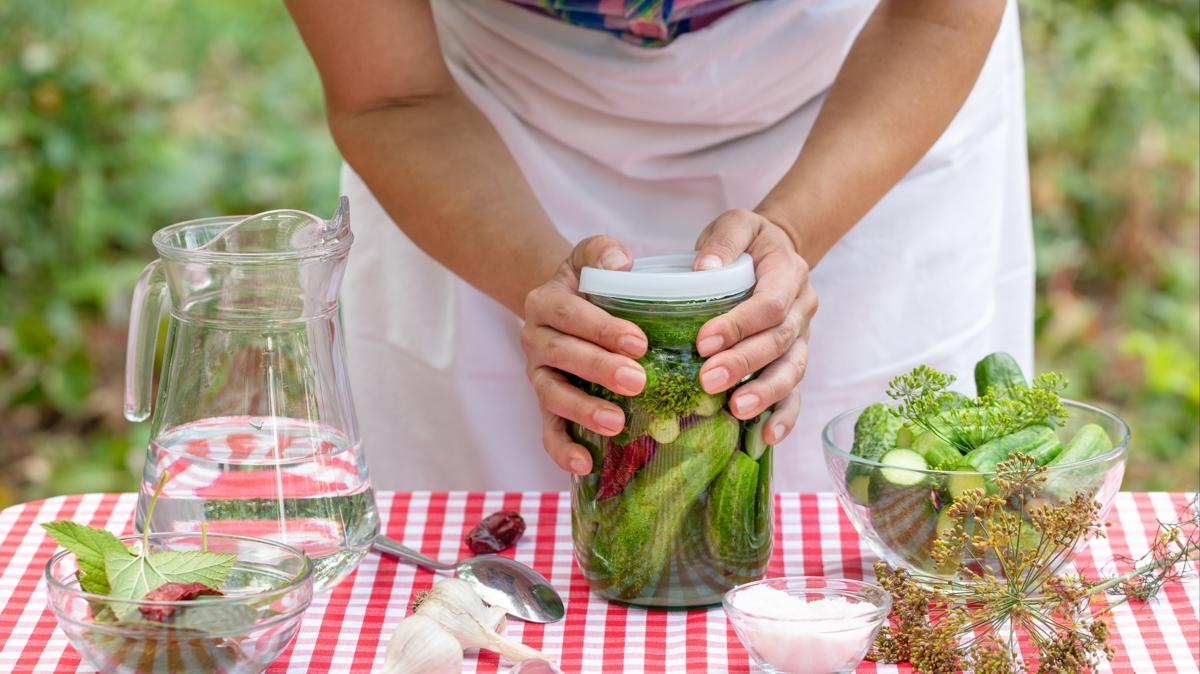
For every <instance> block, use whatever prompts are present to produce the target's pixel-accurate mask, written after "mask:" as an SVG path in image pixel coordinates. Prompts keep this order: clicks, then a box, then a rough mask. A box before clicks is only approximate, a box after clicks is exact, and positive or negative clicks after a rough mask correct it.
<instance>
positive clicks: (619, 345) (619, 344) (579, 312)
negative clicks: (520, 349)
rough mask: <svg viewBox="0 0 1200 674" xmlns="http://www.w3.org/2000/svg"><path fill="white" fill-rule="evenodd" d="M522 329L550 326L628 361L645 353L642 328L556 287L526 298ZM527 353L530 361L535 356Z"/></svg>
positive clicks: (553, 286) (563, 288)
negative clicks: (620, 354) (628, 358)
mask: <svg viewBox="0 0 1200 674" xmlns="http://www.w3.org/2000/svg"><path fill="white" fill-rule="evenodd" d="M525 325H526V326H527V327H530V326H534V327H536V326H542V325H545V326H549V327H551V328H554V329H555V330H557V331H559V332H561V333H564V334H567V335H574V336H576V337H578V338H580V339H582V340H585V341H588V342H591V343H592V344H596V345H598V346H600V347H602V348H604V349H606V350H608V351H611V352H613V353H623V354H625V355H627V356H629V357H630V358H641V357H642V356H643V355H644V354H645V353H646V335H645V334H644V333H643V332H642V330H641V328H639V327H638V326H637V325H634V324H633V323H631V322H630V321H626V320H624V319H620V318H616V317H614V316H612V315H610V314H609V313H608V312H607V311H604V310H603V309H601V308H600V307H597V306H596V305H594V304H592V303H591V302H588V301H587V300H585V299H583V298H582V297H580V296H579V295H576V294H575V293H574V292H572V291H571V290H569V289H568V288H567V287H566V286H564V285H562V284H559V283H549V284H546V285H544V286H541V287H539V288H537V289H535V290H534V291H533V292H531V293H529V295H528V296H527V297H526V298H525ZM523 337H524V336H523ZM526 353H527V354H529V355H530V357H531V359H532V356H533V355H534V354H532V353H530V352H529V350H528V349H526ZM580 376H582V375H580Z"/></svg>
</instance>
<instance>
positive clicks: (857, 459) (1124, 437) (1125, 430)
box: [821, 398, 1132, 475]
mask: <svg viewBox="0 0 1200 674" xmlns="http://www.w3.org/2000/svg"><path fill="white" fill-rule="evenodd" d="M873 404H874V403H869V404H867V405H858V406H856V407H851V408H850V409H848V410H846V411H844V412H840V413H838V414H837V415H835V416H834V417H833V418H832V419H830V420H829V421H828V422H827V423H826V424H825V427H824V428H822V429H821V445H822V447H823V449H824V451H825V452H826V453H827V454H832V455H834V456H836V457H839V458H843V459H846V460H847V461H848V462H849V463H858V464H862V465H864V466H871V467H874V468H892V469H895V470H906V471H909V472H913V473H924V474H928V475H951V474H954V475H995V474H996V473H995V471H987V472H981V471H974V470H935V469H932V468H926V469H923V470H919V469H916V468H905V467H903V466H891V465H888V464H883V463H880V462H878V461H871V460H870V459H864V458H863V457H861V456H855V455H853V454H851V453H850V452H847V451H846V450H844V449H842V448H841V447H839V446H838V445H837V443H835V442H834V441H833V438H832V437H831V436H832V432H833V427H834V425H836V424H837V423H838V422H840V421H842V420H843V419H844V418H845V417H847V416H849V415H851V414H858V413H861V412H862V411H863V410H865V409H866V408H868V407H870V406H871V405H873ZM1063 404H1064V405H1066V406H1067V407H1068V408H1079V409H1085V410H1088V411H1090V412H1094V413H1096V414H1099V415H1100V416H1103V417H1107V418H1108V419H1111V420H1113V421H1115V422H1116V423H1117V427H1118V428H1120V429H1121V439H1120V441H1119V442H1117V443H1115V444H1114V445H1113V448H1112V449H1111V450H1109V451H1107V452H1105V453H1103V454H1100V455H1098V456H1093V457H1089V458H1087V459H1084V460H1082V461H1072V462H1071V463H1063V464H1058V465H1055V466H1048V467H1047V470H1046V472H1047V473H1056V472H1059V471H1060V470H1066V469H1069V468H1079V467H1081V466H1090V465H1092V464H1098V463H1102V462H1105V461H1108V460H1110V459H1114V458H1117V457H1119V456H1121V455H1122V454H1124V453H1125V452H1126V451H1127V450H1128V449H1129V440H1130V436H1131V435H1132V431H1131V430H1130V428H1129V424H1127V423H1125V420H1124V419H1122V418H1121V417H1120V416H1118V415H1116V414H1115V413H1113V412H1110V411H1108V410H1106V409H1104V408H1102V407H1098V406H1096V405H1092V404H1089V403H1085V402H1081V401H1078V400H1071V399H1069V398H1063Z"/></svg>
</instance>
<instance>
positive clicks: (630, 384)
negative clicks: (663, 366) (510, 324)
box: [521, 326, 646, 396]
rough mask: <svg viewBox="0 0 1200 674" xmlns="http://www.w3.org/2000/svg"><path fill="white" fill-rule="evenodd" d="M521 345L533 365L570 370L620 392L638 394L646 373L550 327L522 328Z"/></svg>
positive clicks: (632, 362)
mask: <svg viewBox="0 0 1200 674" xmlns="http://www.w3.org/2000/svg"><path fill="white" fill-rule="evenodd" d="M521 345H522V346H523V347H524V349H525V353H526V354H529V360H530V362H531V363H532V364H534V365H536V366H548V367H552V368H554V369H556V370H561V371H563V372H570V373H571V374H573V375H575V376H577V377H579V378H581V379H583V380H585V381H590V382H594V383H596V384H600V385H601V386H603V387H605V388H607V389H608V390H610V391H612V392H613V393H617V394H619V395H623V396H634V395H637V394H639V393H641V392H642V388H643V387H645V385H646V373H645V371H644V370H643V369H642V366H641V365H638V363H637V361H635V360H633V359H632V358H628V357H626V356H622V355H618V354H615V353H612V352H611V351H608V350H606V349H603V348H601V347H599V346H597V345H595V344H592V343H591V342H588V341H586V340H583V339H580V338H578V337H575V336H572V335H567V334H564V333H561V332H559V331H557V330H555V329H553V328H548V327H543V326H534V327H530V328H527V329H525V330H522V331H521Z"/></svg>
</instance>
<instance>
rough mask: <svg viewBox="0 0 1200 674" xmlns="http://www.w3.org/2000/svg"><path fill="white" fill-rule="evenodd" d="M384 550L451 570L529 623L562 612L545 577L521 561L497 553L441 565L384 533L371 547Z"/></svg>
mask: <svg viewBox="0 0 1200 674" xmlns="http://www.w3.org/2000/svg"><path fill="white" fill-rule="evenodd" d="M372 547H374V548H375V550H377V551H378V552H382V553H386V554H389V555H393V556H396V557H399V558H400V559H403V560H405V561H409V562H412V563H414V564H417V565H419V566H424V567H426V568H429V569H434V570H436V571H453V572H455V574H456V575H457V576H458V577H459V578H462V579H463V580H465V581H467V582H468V583H470V584H471V587H472V588H473V589H474V590H475V592H476V593H477V594H478V595H479V596H480V598H482V599H483V600H484V601H485V602H487V603H488V604H489V605H491V606H499V607H501V608H503V609H504V610H505V611H506V612H507V613H508V614H509V615H512V616H516V617H517V618H520V619H522V620H527V621H529V622H533V623H552V622H557V621H559V620H562V618H563V616H564V615H566V609H565V608H564V607H563V601H562V597H560V596H559V594H558V591H557V590H555V589H554V588H553V587H551V586H550V581H548V580H546V577H545V576H543V575H542V574H540V573H538V572H537V571H535V570H534V569H533V568H531V567H529V566H527V565H525V564H522V563H521V562H518V561H515V560H512V559H509V558H508V557H501V556H500V555H479V556H478V557H468V558H466V559H464V560H462V561H461V562H459V563H457V564H444V563H442V562H439V561H438V560H436V559H433V558H432V557H426V556H425V555H423V554H421V553H419V552H417V551H416V550H413V549H412V548H410V547H408V546H407V545H404V544H403V543H401V542H400V541H397V540H395V539H392V538H388V537H387V536H384V535H382V534H381V535H379V536H376V537H375V542H374V545H373V546H372Z"/></svg>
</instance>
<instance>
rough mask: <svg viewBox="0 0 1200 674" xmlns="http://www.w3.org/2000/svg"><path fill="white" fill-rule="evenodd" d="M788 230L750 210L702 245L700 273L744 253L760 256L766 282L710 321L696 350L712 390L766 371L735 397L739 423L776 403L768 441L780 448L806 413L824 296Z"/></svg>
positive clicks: (703, 238)
mask: <svg viewBox="0 0 1200 674" xmlns="http://www.w3.org/2000/svg"><path fill="white" fill-rule="evenodd" d="M797 248H798V246H797V244H796V242H795V241H794V240H793V238H792V237H791V236H790V235H789V234H788V232H787V231H785V230H784V229H783V227H781V226H780V225H777V224H775V223H774V222H771V221H770V220H768V219H767V218H766V217H764V216H762V215H760V214H758V213H755V212H754V211H747V210H732V211H727V212H725V213H723V214H722V215H721V216H720V217H718V218H717V219H716V220H714V221H713V223H712V224H711V225H709V226H708V227H706V228H705V229H704V231H703V232H701V233H700V237H699V239H697V241H696V251H697V253H696V263H695V269H696V270H697V271H703V270H706V269H717V268H720V267H723V266H725V265H727V264H729V263H730V262H732V261H733V260H734V258H736V257H737V256H738V255H739V254H740V253H743V252H745V253H749V255H750V257H751V258H753V259H754V271H755V273H756V275H757V278H758V281H757V284H756V285H755V287H754V294H753V295H752V296H751V297H750V299H748V300H746V301H745V302H742V303H741V304H739V305H738V306H736V307H734V309H733V310H732V311H730V312H729V313H727V314H724V315H721V316H717V317H716V318H714V319H712V320H710V321H709V322H707V323H705V324H704V327H702V328H701V329H700V333H699V334H698V335H697V337H696V349H697V351H699V352H700V355H701V356H703V357H705V358H707V360H706V361H705V363H704V366H703V367H701V368H700V385H701V387H702V388H704V390H705V391H708V392H709V393H717V392H720V391H725V390H728V389H730V388H732V387H733V386H735V385H737V383H738V382H740V381H741V380H742V379H743V378H744V377H746V376H747V375H750V374H753V373H754V372H756V371H758V370H760V369H761V370H762V372H761V373H760V374H759V376H758V377H756V378H755V379H753V380H752V381H749V382H746V383H745V384H743V385H741V386H739V387H738V388H737V390H736V391H734V392H733V394H732V395H731V396H730V399H729V408H730V410H732V411H733V415H734V416H736V417H737V418H739V419H751V418H753V417H755V416H757V415H758V414H760V413H761V412H762V411H763V410H765V409H767V408H769V407H770V406H771V405H775V410H774V412H772V414H771V423H770V424H769V425H768V427H767V428H766V429H765V430H764V431H763V440H765V441H766V442H767V443H769V444H775V443H778V442H779V441H780V440H782V439H783V438H784V437H786V436H787V434H788V433H789V432H791V430H792V427H793V426H795V424H796V417H797V416H798V415H799V413H800V394H799V392H797V391H796V386H797V385H798V384H799V383H800V380H801V379H802V378H803V377H804V370H805V368H806V367H807V364H808V325H809V321H810V320H812V317H813V314H814V313H816V311H817V294H816V292H814V291H813V289H812V286H810V285H809V284H808V268H809V267H808V263H806V262H805V261H804V258H802V257H800V254H799V253H798V252H797Z"/></svg>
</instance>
